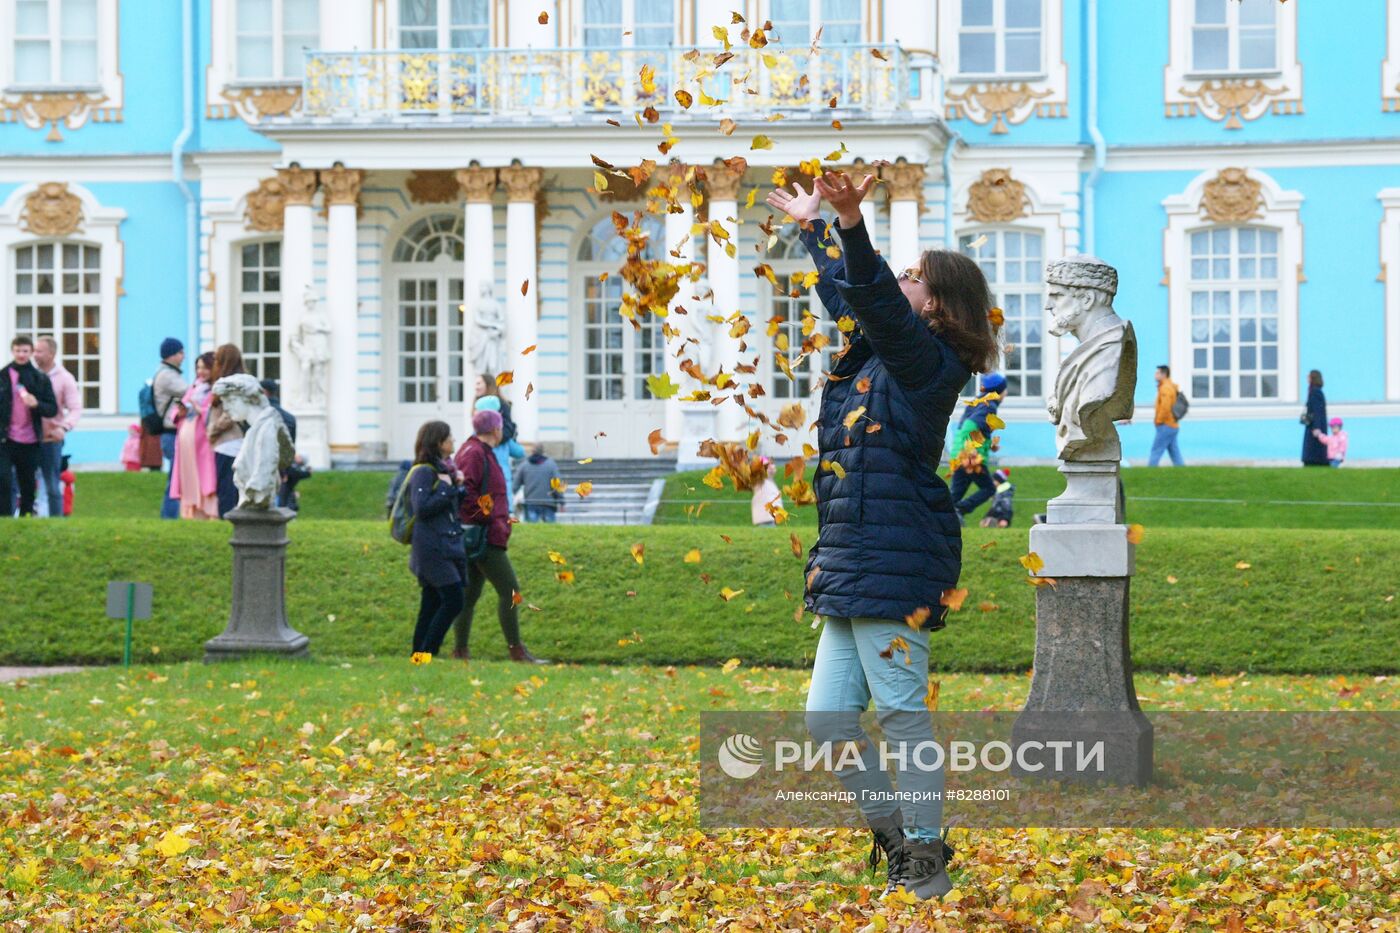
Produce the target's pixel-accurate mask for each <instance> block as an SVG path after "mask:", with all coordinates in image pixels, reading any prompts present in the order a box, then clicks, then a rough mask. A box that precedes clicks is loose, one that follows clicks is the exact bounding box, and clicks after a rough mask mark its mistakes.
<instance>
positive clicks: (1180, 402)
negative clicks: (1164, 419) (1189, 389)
mask: <svg viewBox="0 0 1400 933" xmlns="http://www.w3.org/2000/svg"><path fill="white" fill-rule="evenodd" d="M1190 410H1191V400H1190V399H1188V398H1187V397H1186V393H1185V392H1181V391H1178V392H1177V393H1176V401H1175V402H1172V418H1173V419H1175V420H1177V421H1180V420H1181V419H1182V418H1185V417H1186V413H1187V412H1188V411H1190Z"/></svg>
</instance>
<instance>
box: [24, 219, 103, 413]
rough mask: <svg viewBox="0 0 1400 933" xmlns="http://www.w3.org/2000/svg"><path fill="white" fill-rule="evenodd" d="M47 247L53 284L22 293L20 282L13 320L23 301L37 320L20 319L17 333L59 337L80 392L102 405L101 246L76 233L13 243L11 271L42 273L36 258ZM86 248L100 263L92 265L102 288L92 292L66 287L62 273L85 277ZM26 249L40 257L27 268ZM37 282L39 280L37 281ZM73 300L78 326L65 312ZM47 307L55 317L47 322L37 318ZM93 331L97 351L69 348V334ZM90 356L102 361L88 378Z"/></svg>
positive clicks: (84, 399)
mask: <svg viewBox="0 0 1400 933" xmlns="http://www.w3.org/2000/svg"><path fill="white" fill-rule="evenodd" d="M45 247H49V248H50V249H51V250H52V263H53V264H52V265H51V266H50V267H49V269H48V270H47V271H48V273H49V274H50V275H51V276H52V277H53V290H52V291H51V292H49V293H48V294H47V295H45V294H43V293H41V292H39V291H38V290H37V289H31V290H30V291H28V292H23V293H21V292H20V291H19V289H18V288H15V306H14V307H13V308H11V309H10V310H9V311H8V313H9V314H10V316H11V320H12V321H13V320H14V319H15V318H16V317H17V316H18V313H19V306H20V305H26V306H28V307H29V308H30V309H31V313H33V314H34V316H35V318H36V320H35V321H34V322H33V324H32V326H29V327H24V328H21V327H19V325H18V322H15V323H14V326H13V329H14V332H15V333H17V334H27V335H29V336H30V337H31V338H33V339H34V340H38V339H39V338H41V337H44V336H51V337H53V338H54V340H55V341H56V342H57V343H58V356H59V362H60V364H62V365H65V366H68V367H69V372H70V373H72V375H73V378H74V380H75V381H76V382H77V384H78V392H79V393H80V395H81V399H82V405H83V407H84V408H97V407H99V406H100V405H101V393H102V380H103V377H102V369H103V363H104V360H103V357H104V356H105V353H104V351H105V350H106V341H105V340H104V339H103V334H102V276H101V272H102V247H101V246H99V245H97V244H96V243H90V242H87V241H86V240H82V239H75V238H72V237H66V238H57V239H56V238H50V237H45V238H36V239H33V240H21V241H20V242H19V243H16V244H15V245H14V246H13V247H11V248H10V255H11V257H12V258H13V260H14V267H13V268H12V269H11V272H10V276H11V278H12V279H14V278H17V277H18V276H19V275H21V274H23V273H25V272H31V273H33V274H35V275H38V274H40V272H39V269H38V267H37V259H38V254H39V253H40V251H42V250H43V249H44V248H45ZM70 249H71V250H75V251H77V252H78V257H79V262H78V268H77V270H74V271H72V272H70V268H69V266H68V263H67V259H66V257H65V254H66V253H67V252H68V251H69V250H70ZM86 250H92V251H93V252H94V253H95V254H96V263H95V265H94V266H93V267H92V268H94V269H95V274H96V275H97V279H98V281H97V290H96V291H91V292H90V291H88V290H87V289H86V288H85V287H80V288H79V289H78V291H76V292H70V291H66V290H64V289H63V279H65V278H67V277H68V276H69V275H70V274H72V275H77V276H79V277H80V279H81V278H85V277H86V275H87V274H88V273H87V272H86V271H85V270H87V269H88V268H89V266H88V265H87V264H86V263H84V262H83V259H84V258H85V257H84V256H83V253H84V252H85V251H86ZM23 251H32V252H33V253H34V254H35V260H36V262H31V264H30V265H29V266H28V268H27V269H26V268H24V267H21V265H20V262H19V254H20V253H21V252H23ZM35 284H37V282H36V283H35ZM14 286H15V283H14V282H13V281H12V282H11V287H14ZM74 306H76V307H77V309H78V314H79V321H78V323H76V324H75V325H74V326H72V327H69V326H68V325H67V324H66V323H65V321H64V317H65V312H66V311H67V309H68V308H69V307H74ZM88 309H95V310H96V312H97V320H96V322H95V326H93V327H87V326H84V323H83V321H82V318H83V316H84V315H83V312H84V311H86V310H88ZM45 310H47V311H48V312H49V317H50V321H49V323H48V324H46V325H45V324H42V323H41V322H40V321H39V320H37V319H38V318H41V317H42V316H43V312H44V311H45ZM94 332H95V333H96V335H97V344H98V345H97V353H96V354H89V353H85V352H83V350H82V349H81V348H80V349H79V350H78V351H77V352H76V353H75V352H72V351H70V350H69V349H68V347H67V346H66V344H67V338H68V337H69V336H70V335H74V334H76V335H77V336H78V339H79V341H80V342H81V339H82V336H83V335H84V334H88V333H94ZM87 362H96V363H97V378H96V379H95V380H89V379H87V378H86V374H85V373H84V372H83V365H84V364H85V363H87ZM75 370H76V371H75ZM89 389H96V390H97V393H98V402H97V404H96V405H94V404H93V403H92V402H91V401H89V399H88V390H89Z"/></svg>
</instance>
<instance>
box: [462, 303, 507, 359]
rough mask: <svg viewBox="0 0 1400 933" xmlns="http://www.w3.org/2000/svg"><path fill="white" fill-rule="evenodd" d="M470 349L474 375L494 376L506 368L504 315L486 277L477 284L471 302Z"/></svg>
mask: <svg viewBox="0 0 1400 933" xmlns="http://www.w3.org/2000/svg"><path fill="white" fill-rule="evenodd" d="M470 353H471V361H472V370H473V371H474V372H475V373H476V374H477V375H478V376H482V375H489V376H498V375H500V374H501V372H502V371H503V370H504V369H505V368H506V315H505V312H504V311H503V310H502V309H501V303H500V302H499V301H497V300H496V294H495V291H494V289H493V288H492V286H491V282H490V281H489V280H487V281H483V282H482V283H481V285H480V286H479V287H478V288H477V298H476V302H475V303H474V304H473V305H472V334H471V345H470Z"/></svg>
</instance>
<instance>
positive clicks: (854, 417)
mask: <svg viewBox="0 0 1400 933" xmlns="http://www.w3.org/2000/svg"><path fill="white" fill-rule="evenodd" d="M863 414H865V406H864V405H860V406H858V407H856V408H852V409H851V410H850V411H849V412H847V413H846V417H844V418H842V419H841V423H842V424H844V425H845V426H846V427H848V428H853V427H855V426H856V422H857V421H859V420H860V416H861V415H863Z"/></svg>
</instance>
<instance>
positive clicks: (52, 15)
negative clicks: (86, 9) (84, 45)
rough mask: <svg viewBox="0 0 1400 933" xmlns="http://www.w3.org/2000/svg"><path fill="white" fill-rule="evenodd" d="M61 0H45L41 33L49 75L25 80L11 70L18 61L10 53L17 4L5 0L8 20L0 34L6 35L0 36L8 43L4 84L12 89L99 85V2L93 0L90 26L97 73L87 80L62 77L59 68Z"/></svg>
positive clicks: (96, 87) (15, 37) (94, 87)
mask: <svg viewBox="0 0 1400 933" xmlns="http://www.w3.org/2000/svg"><path fill="white" fill-rule="evenodd" d="M64 2H65V0H45V3H46V4H47V10H48V14H49V25H48V30H47V31H46V32H45V34H44V38H45V41H47V42H48V45H49V77H48V79H47V80H44V81H29V82H24V83H21V82H20V80H19V75H17V74H15V71H14V69H15V67H16V66H17V65H18V61H17V58H18V56H16V55H15V53H14V48H15V43H16V42H18V41H19V36H18V35H16V31H17V29H18V12H19V7H18V3H17V2H16V0H7V2H6V3H5V4H4V7H5V16H6V18H7V19H8V22H7V23H6V24H5V25H6V28H4V29H0V36H6V37H7V38H6V39H5V40H4V41H5V43H6V44H7V45H8V46H9V54H10V56H11V60H10V71H9V73H8V74H7V79H8V80H7V81H6V85H7V86H8V87H10V88H13V89H25V90H29V89H49V88H63V89H65V90H87V91H96V90H99V89H100V88H101V73H102V9H101V4H100V3H94V4H93V7H94V16H95V20H96V21H95V22H94V23H93V28H94V29H95V30H96V35H95V36H93V50H92V54H93V56H94V58H95V61H94V62H93V70H94V71H95V72H96V73H97V79H96V80H94V81H89V82H82V81H64V80H63V76H62V73H61V72H62V69H63V25H62V24H63V4H64Z"/></svg>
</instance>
